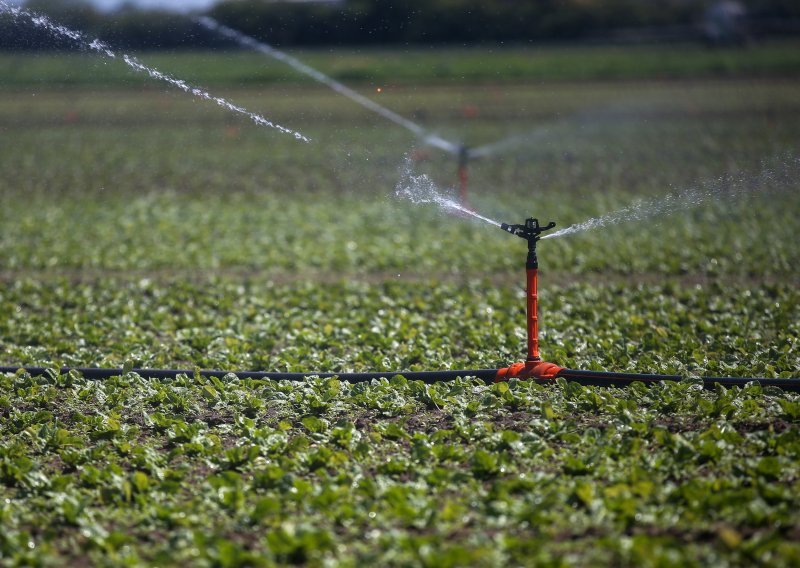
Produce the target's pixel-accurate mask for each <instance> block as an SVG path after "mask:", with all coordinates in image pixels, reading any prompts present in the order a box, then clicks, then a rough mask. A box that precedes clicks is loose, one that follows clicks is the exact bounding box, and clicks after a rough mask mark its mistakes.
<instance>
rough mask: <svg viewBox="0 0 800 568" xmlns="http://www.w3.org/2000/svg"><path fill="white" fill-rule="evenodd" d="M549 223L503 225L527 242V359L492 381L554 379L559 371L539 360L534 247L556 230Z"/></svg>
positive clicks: (536, 271)
mask: <svg viewBox="0 0 800 568" xmlns="http://www.w3.org/2000/svg"><path fill="white" fill-rule="evenodd" d="M555 226H556V224H555V222H553V221H551V222H550V223H548V224H547V225H544V226H542V225H540V224H539V220H538V219H535V218H533V217H531V218H529V219H526V220H525V224H523V225H509V224H507V223H503V224H502V225H500V228H501V229H503V230H504V231H506V232H508V233H511V234H512V235H516V236H518V237H520V238H522V239H525V240H526V241H528V258H527V260H526V261H525V273H526V277H527V278H526V280H527V286H526V292H525V295H526V298H527V320H528V356H527V358H526V359H525V362H524V363H514V364H513V365H511V366H509V367H506V368H503V369H499V370H498V372H497V376H496V378H495V380H497V381H503V380H508V379H510V378H512V377H516V378H519V379H528V378H536V379H554V378H555V377H556V376H557V375H558V373H559V372H560V371H561V370H562V368H561V367H559V366H558V365H554V364H553V363H548V362H546V361H542V358H541V357H540V356H539V290H538V288H539V259H538V258H537V257H536V243H537V242H539V239H541V238H542V237H541V234H542V233H543V232H545V231H549V230H550V229H552V228H553V227H555Z"/></svg>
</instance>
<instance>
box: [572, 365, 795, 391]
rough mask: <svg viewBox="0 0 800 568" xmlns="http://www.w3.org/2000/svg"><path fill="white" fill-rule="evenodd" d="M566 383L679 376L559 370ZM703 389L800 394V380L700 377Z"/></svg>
mask: <svg viewBox="0 0 800 568" xmlns="http://www.w3.org/2000/svg"><path fill="white" fill-rule="evenodd" d="M558 376H559V377H562V378H564V379H566V380H568V381H575V382H579V383H581V384H582V385H591V386H599V387H611V386H614V387H625V386H628V385H630V384H632V383H644V384H646V385H653V384H656V383H659V382H662V381H680V380H681V379H683V377H681V376H680V375H648V374H642V373H612V372H607V371H579V370H575V369H561V371H559V373H558ZM702 380H703V386H704V387H705V388H708V389H711V388H714V385H715V384H717V383H718V384H720V385H722V386H724V387H743V386H745V385H746V384H747V383H750V382H757V383H758V384H760V385H761V386H762V387H779V388H781V389H783V390H785V391H788V392H800V379H764V378H746V377H702Z"/></svg>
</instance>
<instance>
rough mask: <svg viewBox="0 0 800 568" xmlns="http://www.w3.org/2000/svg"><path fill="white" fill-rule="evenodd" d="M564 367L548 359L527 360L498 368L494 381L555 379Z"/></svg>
mask: <svg viewBox="0 0 800 568" xmlns="http://www.w3.org/2000/svg"><path fill="white" fill-rule="evenodd" d="M563 370H564V368H563V367H559V366H558V365H556V364H555V363H548V362H547V361H541V360H540V361H531V360H528V361H525V362H524V363H514V364H513V365H510V366H508V367H504V368H502V369H498V370H497V375H495V378H494V382H496V383H501V382H506V381H508V380H509V379H521V380H526V379H535V380H537V381H553V380H555V379H556V377H558V374H559V373H560V372H561V371H563Z"/></svg>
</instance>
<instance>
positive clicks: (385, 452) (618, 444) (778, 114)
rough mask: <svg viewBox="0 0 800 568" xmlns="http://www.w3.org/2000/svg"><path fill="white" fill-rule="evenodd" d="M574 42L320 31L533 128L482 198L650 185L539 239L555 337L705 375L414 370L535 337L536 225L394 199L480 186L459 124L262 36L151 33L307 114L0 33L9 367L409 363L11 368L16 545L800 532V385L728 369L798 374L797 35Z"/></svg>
mask: <svg viewBox="0 0 800 568" xmlns="http://www.w3.org/2000/svg"><path fill="white" fill-rule="evenodd" d="M795 47H796V46H795ZM585 49H586V53H587V54H588V53H590V52H591V49H590V48H585ZM687 49H688V48H687ZM759 49H761V51H759ZM769 50H773V51H769ZM554 53H555V55H553V54H552V53H551V54H549V55H548V53H547V52H546V50H544V51H543V52H542V53H538V52H535V51H531V52H525V51H524V50H522V49H520V50H519V52H517V51H515V52H514V58H513V61H516V62H517V63H515V64H514V65H511V64H509V66H508V67H507V68H503V67H502V66H497V67H496V69H497V71H496V75H497V76H496V77H492V75H491V73H488V71H486V68H485V67H475V66H478V63H477V61H478V60H479V59H480V58H479V57H478V56H477V55H476V52H475V51H472V50H471V51H469V52H468V53H467V55H468V57H466V59H465V61H467V62H468V63H464V64H463V65H464V66H465V67H464V69H463V70H459V69H456V70H455V71H453V69H454V68H455V67H457V65H456V64H455V63H453V64H452V65H453V66H455V67H447V72H446V73H445V71H443V69H444V67H442V65H444V64H443V63H442V61H441V60H435V57H434V54H431V57H432V58H434V60H433V61H428V58H426V57H424V56H423V55H420V54H415V55H414V57H413V58H412V59H411V62H410V63H408V64H407V65H405V66H403V65H399V64H397V63H395V64H394V65H395V67H392V66H391V65H390V66H389V67H388V70H387V67H386V66H384V67H383V68H382V69H383V71H382V72H380V73H378V74H377V75H375V76H371V75H370V74H369V69H371V68H372V67H373V66H375V67H378V68H380V62H381V61H384V62H385V61H386V60H387V58H391V57H392V54H388V55H387V53H386V52H378V53H370V52H364V53H360V54H352V53H349V54H347V57H345V58H343V60H342V61H344V63H341V62H339V63H338V64H339V65H344V68H338V67H336V65H337V60H336V57H335V53H330V54H327V56H326V54H325V53H323V52H319V53H313V54H309V61H311V62H313V64H314V65H315V66H316V67H319V68H320V69H321V70H322V71H324V72H326V73H331V74H333V75H334V76H336V77H339V78H340V79H341V80H343V81H345V82H348V84H351V85H352V86H353V87H354V88H355V89H356V90H358V91H359V92H361V93H363V94H364V95H365V96H368V97H370V98H372V99H373V100H376V101H377V102H379V103H380V104H382V105H384V106H386V107H388V108H390V109H392V110H393V111H395V112H398V113H399V114H401V115H403V116H407V117H409V118H411V119H412V120H414V121H416V122H419V123H420V124H421V125H423V126H424V127H425V128H426V129H428V130H431V131H433V132H436V133H438V134H440V135H442V136H444V137H445V138H447V139H454V140H458V141H461V142H463V143H464V144H466V145H467V146H469V147H480V146H483V145H486V144H491V143H494V142H497V141H498V140H504V139H508V142H507V143H505V144H503V145H502V146H501V147H500V151H499V152H498V153H497V154H496V155H492V156H488V157H486V158H482V159H475V160H473V161H471V162H470V169H469V174H470V177H469V193H468V196H469V202H470V204H471V205H472V206H473V207H474V208H475V209H476V210H477V211H479V212H480V213H481V214H484V215H486V216H488V217H490V218H492V219H497V220H499V221H503V222H508V223H520V222H522V221H523V220H524V219H525V218H526V217H529V216H535V217H538V218H539V219H540V220H541V221H543V222H547V221H550V220H554V221H556V222H557V223H558V228H563V227H567V226H569V225H571V224H573V223H580V222H583V221H585V220H587V219H590V218H594V217H598V216H602V215H605V214H608V213H611V212H615V211H619V210H628V211H630V212H629V214H628V215H627V217H629V218H631V219H630V220H628V219H627V218H626V219H622V218H621V217H614V218H613V220H617V221H620V222H610V223H609V224H608V225H607V226H605V227H602V228H598V229H595V230H590V231H585V232H578V233H575V234H571V235H566V236H564V237H560V238H555V239H548V240H543V241H541V243H540V244H539V247H538V251H539V260H540V263H541V270H540V295H541V298H540V309H541V314H540V317H541V320H540V321H541V330H542V333H541V348H542V351H543V355H544V357H545V358H546V359H547V360H549V361H553V362H555V363H558V364H560V365H562V366H565V367H569V368H576V369H595V370H609V371H624V372H643V373H670V374H679V375H682V376H684V377H686V379H685V380H684V381H682V382H680V383H674V384H664V385H659V386H656V387H652V388H646V387H644V386H643V385H634V386H632V387H629V388H625V389H602V388H595V387H582V386H579V385H577V384H571V383H566V382H564V381H563V380H560V379H559V380H558V381H557V382H555V383H552V384H536V383H531V382H523V381H517V380H512V381H511V382H509V383H499V384H491V385H487V384H485V383H484V382H482V381H479V380H477V379H475V378H472V377H463V378H461V379H458V380H455V381H451V382H443V383H438V384H433V385H425V384H422V383H421V382H417V381H409V380H406V379H405V378H403V377H402V373H403V372H408V371H420V370H443V369H478V368H497V367H502V366H506V365H507V364H509V363H512V362H515V361H519V360H520V359H521V358H524V354H525V345H526V343H525V338H526V335H525V333H526V330H525V294H524V284H525V280H524V278H525V274H524V261H525V251H526V249H525V244H524V243H523V242H522V241H520V239H517V238H514V237H511V236H509V235H508V234H506V233H503V232H501V231H500V230H498V229H497V228H495V227H493V226H490V225H488V224H484V223H480V222H478V221H473V220H471V219H468V218H464V217H459V216H454V215H448V214H445V213H443V212H442V211H440V210H439V209H437V208H435V207H434V206H431V205H415V204H412V203H410V202H409V201H406V200H402V199H399V198H398V197H396V196H395V189H396V187H397V186H398V184H400V186H401V187H402V185H403V183H406V182H407V181H408V179H409V176H408V174H407V172H408V171H409V170H410V171H411V172H412V174H413V175H421V174H426V175H427V176H429V177H430V179H431V180H433V181H434V182H435V183H436V184H437V185H438V186H439V188H440V189H441V191H442V192H445V193H446V192H448V191H453V192H454V191H455V190H452V189H451V188H453V187H454V186H456V185H457V181H458V180H457V177H456V162H455V159H454V158H453V157H452V156H448V155H445V154H442V153H440V152H439V151H438V150H437V149H436V148H427V147H425V146H423V145H422V144H421V143H420V142H419V141H418V140H415V139H414V138H413V137H412V135H411V134H410V133H408V132H407V131H405V130H403V129H402V128H398V127H397V126H395V125H393V124H391V123H389V122H387V121H385V120H384V119H382V118H381V117H378V116H376V115H374V114H371V113H369V112H368V111H366V110H364V109H362V108H361V107H359V106H358V105H356V104H354V103H353V102H351V101H349V100H347V99H346V98H342V97H340V96H339V95H336V94H335V93H332V92H331V91H329V90H327V89H325V88H324V87H321V86H317V85H315V84H310V83H309V82H308V81H306V80H303V79H295V78H293V77H292V76H291V73H286V72H285V71H284V70H281V71H280V72H275V74H274V75H272V74H271V73H273V71H264V73H265V75H264V76H263V77H262V78H261V79H258V80H254V81H252V82H251V83H247V82H244V81H242V80H241V77H242V76H244V75H247V73H245V72H244V71H242V69H247V68H248V67H247V66H248V65H249V66H251V67H253V68H255V67H256V63H255V62H254V60H253V59H252V57H250V56H244V55H242V54H231V61H232V63H231V66H230V68H225V67H224V65H221V64H220V58H223V57H224V54H223V55H221V54H216V55H214V56H213V57H212V56H211V55H210V54H193V55H192V54H181V55H179V56H174V57H169V56H165V55H159V56H158V57H156V56H155V55H154V56H152V61H150V60H149V59H148V56H147V55H146V54H145V55H142V56H141V60H142V61H143V62H146V63H151V64H156V65H157V66H158V68H159V69H161V70H162V71H165V72H168V73H172V74H174V76H176V77H181V78H188V79H191V81H193V82H194V83H195V84H200V85H203V86H205V87H207V88H208V89H209V91H212V92H214V93H215V94H219V95H222V96H224V97H226V98H227V99H229V100H231V101H233V102H234V103H236V104H240V105H242V106H244V107H246V108H248V109H249V110H252V111H254V112H258V113H261V114H263V115H264V116H266V117H268V118H270V119H271V120H275V121H276V122H278V123H280V124H283V125H285V126H288V127H290V128H292V129H296V130H299V131H300V132H302V133H303V134H305V135H306V136H308V137H309V138H310V139H311V140H312V141H311V142H310V143H308V144H305V143H302V142H298V141H296V140H295V139H293V138H292V137H291V136H286V135H283V134H280V133H278V132H277V131H275V130H271V129H267V128H258V127H257V126H255V125H253V124H252V123H250V122H248V121H246V120H245V119H243V118H241V117H237V116H236V115H231V114H230V113H226V112H225V111H224V110H223V109H221V108H219V107H217V106H214V105H211V104H208V103H207V102H203V101H199V100H194V99H192V98H191V97H188V96H186V95H185V94H184V93H181V92H176V91H175V90H171V89H170V88H168V87H166V86H164V85H162V84H158V83H154V82H153V81H150V80H147V79H145V78H142V77H140V76H137V75H133V74H130V73H127V72H126V71H125V68H124V67H122V68H118V67H115V66H116V65H118V63H115V62H113V61H105V60H102V59H99V58H97V57H92V56H88V55H82V56H74V55H73V56H71V57H69V58H66V59H65V58H64V57H63V56H61V55H50V56H41V55H39V56H37V55H15V56H11V55H2V56H0V68H3V69H7V70H14V69H16V70H18V72H16V73H9V74H8V75H6V74H5V72H4V74H3V75H0V77H5V76H8V77H10V79H9V81H8V82H7V83H5V84H3V80H2V79H0V366H2V365H6V366H17V365H19V366H45V367H51V368H59V367H61V366H73V367H122V368H124V369H125V370H126V371H127V370H128V369H131V368H133V367H155V368H188V369H221V370H265V371H293V372H309V373H311V374H313V373H314V372H349V371H379V372H386V377H385V378H383V379H380V380H375V381H372V382H371V383H360V384H348V383H346V382H343V381H339V380H338V379H336V378H332V379H319V378H309V379H308V380H307V381H305V382H294V383H291V382H280V381H271V380H264V381H256V380H240V379H237V378H236V377H235V376H233V375H225V374H224V373H221V374H220V376H219V377H216V378H203V377H201V376H199V375H188V376H181V377H179V378H177V379H174V380H152V379H146V378H143V377H140V376H138V375H137V374H136V373H132V372H126V373H124V374H123V375H122V376H120V377H115V378H112V379H109V380H106V381H91V380H87V379H85V378H83V377H81V376H79V375H78V374H76V373H70V374H67V375H59V374H58V373H57V372H50V373H48V374H45V375H44V376H38V377H36V376H30V375H29V374H27V373H25V372H22V371H20V372H18V373H16V374H6V375H0V527H1V528H2V530H0V563H4V564H9V565H15V564H31V565H45V566H48V565H65V564H66V565H82V564H85V563H86V562H87V560H88V561H91V562H92V563H94V564H99V565H207V566H254V565H255V566H261V565H265V566H270V565H275V564H279V565H283V564H300V565H311V566H319V565H344V566H357V565H365V564H373V565H390V566H392V565H393V566H408V565H423V566H437V567H438V566H462V565H477V566H499V565H503V566H506V565H544V566H568V565H587V564H588V565H595V564H604V565H608V564H613V565H632V566H648V565H652V566H672V565H675V566H686V565H689V566H692V565H694V566H706V565H722V566H725V565H754V564H768V565H775V566H782V565H783V566H795V565H798V563H800V429H799V428H798V425H799V423H800V397H798V396H797V395H795V394H791V393H786V392H783V391H781V390H780V389H777V388H762V387H761V386H758V385H756V384H753V385H751V386H748V387H746V388H743V389H725V388H722V387H717V388H716V389H714V390H706V391H704V390H703V389H702V388H701V386H700V384H699V383H698V381H697V377H700V376H741V377H771V378H789V377H800V343H798V336H799V335H800V287H798V284H800V273H799V272H798V268H797V267H798V266H799V265H800V250H799V247H798V238H797V235H798V233H800V217H799V216H798V212H800V192H798V189H800V188H799V187H798V186H799V185H800V182H798V181H797V180H798V179H800V178H798V174H800V151H799V149H800V80H798V78H797V74H796V61H795V60H794V59H793V57H794V56H792V55H791V53H795V52H794V51H791V50H789V49H787V47H786V46H784V45H783V44H780V45H778V46H777V47H776V46H767V47H764V48H755V50H754V51H753V52H745V55H743V56H742V57H737V55H736V54H737V52H735V51H734V52H720V53H719V54H714V53H713V52H711V53H709V52H704V51H700V50H698V59H696V60H694V62H693V63H691V64H689V63H686V64H685V66H682V65H681V63H682V62H685V61H686V60H689V59H691V58H690V57H689V56H690V55H691V51H689V52H687V53H686V54H684V55H686V57H683V58H680V57H674V56H671V57H670V58H667V59H668V65H670V66H671V67H670V68H669V71H668V72H665V73H659V72H658V71H657V70H656V71H650V69H651V67H649V66H650V65H655V63H653V61H651V59H645V58H644V56H641V58H640V59H638V60H636V59H635V58H634V59H633V60H630V59H625V58H624V57H623V56H622V55H619V57H618V59H613V57H612V58H611V59H612V61H614V62H616V63H614V65H616V67H613V69H612V70H611V71H609V69H607V68H605V70H604V68H603V67H602V65H603V64H604V63H603V61H606V60H604V59H602V58H599V57H597V58H595V57H588V58H587V59H586V63H585V65H587V67H586V68H584V69H581V68H579V67H578V66H577V65H578V63H577V60H578V59H579V58H578V57H577V55H576V54H578V55H579V50H578V48H573V50H572V51H564V50H562V51H558V50H556V52H554ZM765 53H766V55H765ZM770 53H771V54H772V55H769V54H770ZM533 55H541V56H543V57H545V58H546V60H547V61H549V62H550V63H551V65H550V66H548V65H544V64H542V65H541V66H540V67H537V68H536V70H535V71H532V69H533V64H532V63H530V62H529V61H528V59H530V58H531V57H533ZM526 56H527V58H526ZM718 56H719V58H720V59H719V60H717V59H714V58H715V57H718ZM442 57H447V58H450V59H449V60H451V61H455V60H456V59H458V52H457V51H456V50H449V51H447V52H446V53H445V54H444V55H443V56H442ZM494 57H497V56H496V55H495V56H494ZM547 57H549V59H547ZM625 57H627V56H625ZM648 57H649V56H648ZM760 58H762V59H764V60H769V61H771V62H773V63H772V66H771V67H770V66H767V67H768V72H764V73H759V72H758V70H759V69H760V67H759V65H758V62H759V61H760V60H761V59H760ZM396 59H397V60H401V59H402V54H397V55H396ZM567 60H568V61H569V62H570V63H569V65H572V67H569V66H568V65H566V66H560V65H559V62H563V61H567ZM208 61H211V62H212V63H213V64H208V65H206V64H207V63H208ZM718 61H729V62H731V61H733V62H738V63H736V64H734V63H731V64H730V66H729V67H724V66H723V67H719V66H718V64H717V63H715V62H718ZM262 64H263V65H264V67H265V69H270V68H272V67H274V66H276V65H278V64H277V63H272V62H269V61H263V62H262ZM348 65H349V67H348ZM398 65H399V66H398ZM470 65H472V67H471V66H470ZM483 65H485V64H483ZM737 65H738V66H737ZM207 66H209V67H210V70H207V69H206V67H207ZM476 68H477V69H478V70H477V71H475V70H474V69H476ZM471 69H472V71H470V70H471ZM570 69H571V70H572V71H570ZM715 69H716V70H719V69H727V71H726V72H725V73H717V72H715ZM615 70H616V71H615ZM643 70H644V71H643ZM204 73H206V74H204ZM104 74H105V75H104ZM103 77H107V79H108V80H103ZM415 78H416V80H415ZM395 79H396V80H395ZM454 194H455V193H454ZM650 211H654V212H659V213H658V214H653V215H650V216H648V215H647V214H646V212H650ZM395 373H399V375H396V374H395Z"/></svg>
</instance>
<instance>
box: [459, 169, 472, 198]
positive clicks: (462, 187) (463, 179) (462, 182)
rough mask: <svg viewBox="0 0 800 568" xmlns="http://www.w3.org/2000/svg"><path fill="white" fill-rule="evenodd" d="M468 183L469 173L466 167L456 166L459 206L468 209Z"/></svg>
mask: <svg viewBox="0 0 800 568" xmlns="http://www.w3.org/2000/svg"><path fill="white" fill-rule="evenodd" d="M468 181H469V172H468V171H467V166H466V165H463V164H462V165H460V166H458V187H459V194H460V198H461V205H463V206H464V207H469V204H468V203H467V182H468Z"/></svg>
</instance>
